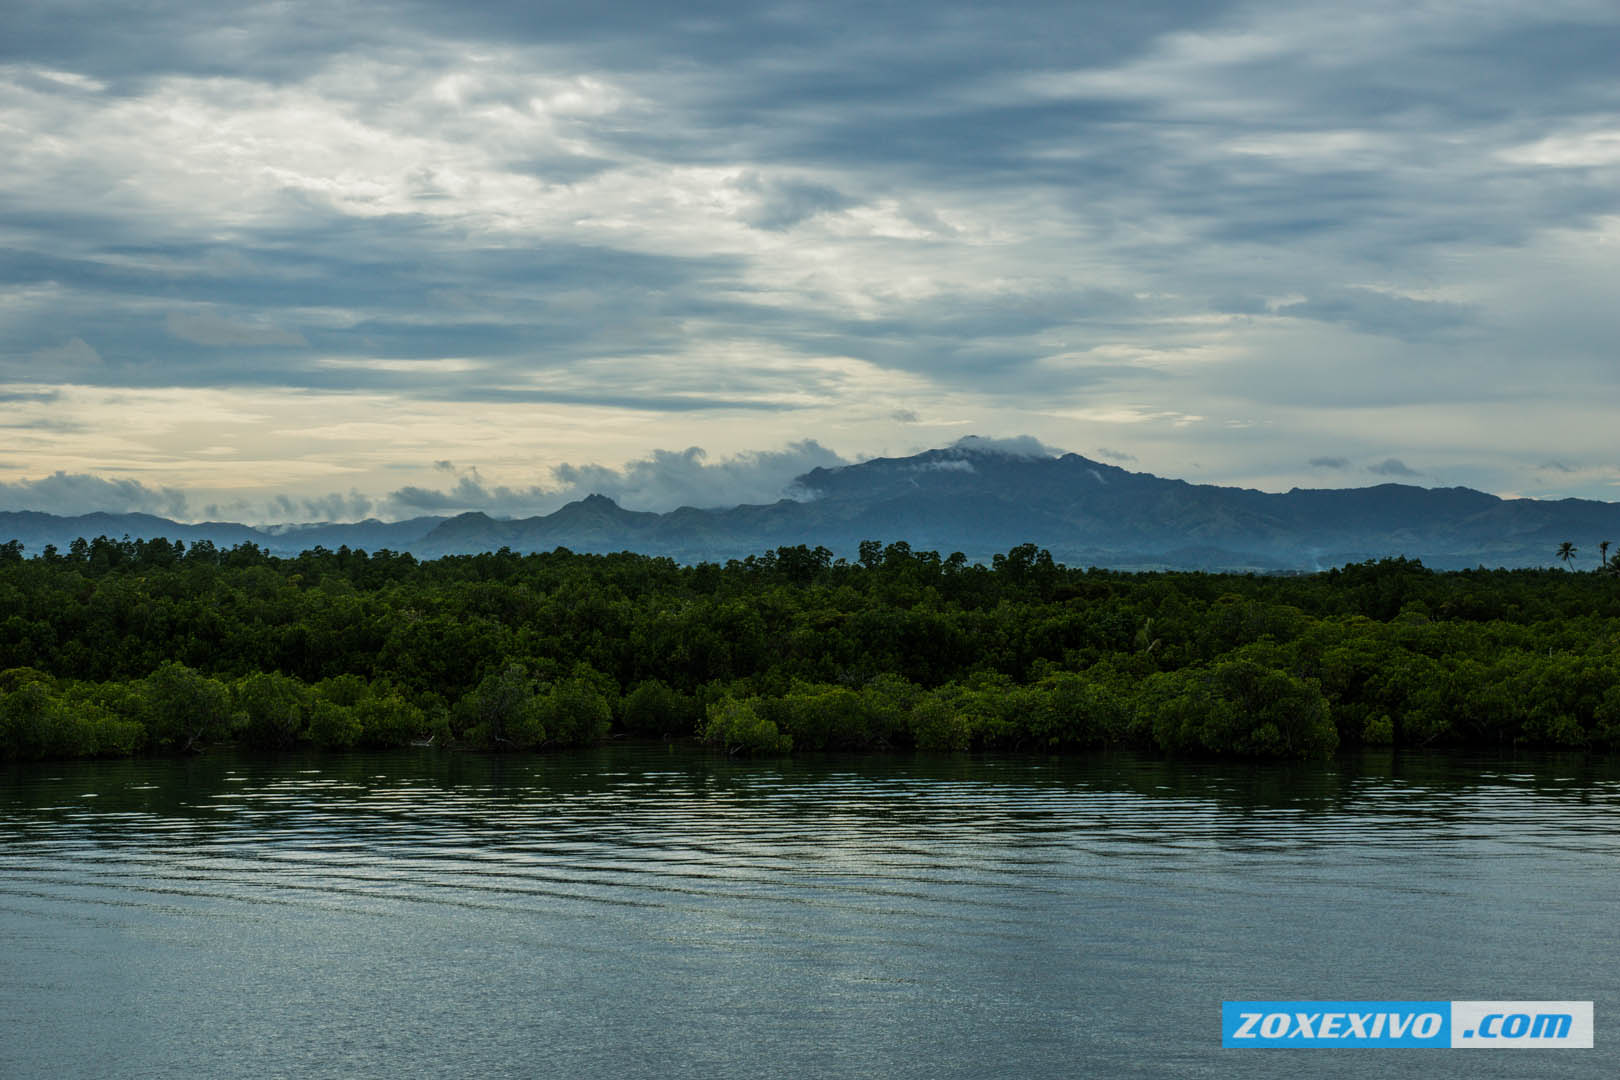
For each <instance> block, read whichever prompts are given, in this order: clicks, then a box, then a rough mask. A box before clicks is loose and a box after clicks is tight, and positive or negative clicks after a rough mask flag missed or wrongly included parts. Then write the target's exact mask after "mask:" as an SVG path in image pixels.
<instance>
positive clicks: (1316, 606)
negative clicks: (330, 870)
mask: <svg viewBox="0 0 1620 1080" xmlns="http://www.w3.org/2000/svg"><path fill="white" fill-rule="evenodd" d="M24 555H25V553H24V552H23V550H22V549H21V546H20V545H18V544H15V543H12V544H6V545H0V755H3V756H7V757H11V758H24V759H30V758H40V757H57V756H90V755H124V754H133V753H142V752H159V753H178V752H194V751H197V750H199V749H202V748H204V747H207V746H209V745H214V744H218V743H222V742H237V743H242V744H247V745H251V746H257V747H265V748H284V747H292V746H297V745H314V746H320V747H333V748H342V747H351V746H398V745H405V744H410V743H431V744H432V745H436V746H468V747H479V748H486V749H503V748H510V749H529V748H536V747H546V746H567V745H579V744H584V743H590V742H594V741H597V740H600V739H603V738H607V737H611V736H613V735H616V734H628V735H637V736H662V737H666V738H692V737H696V738H699V739H702V740H704V741H706V742H709V743H712V744H714V745H716V746H719V747H724V748H726V749H727V750H730V751H746V752H778V751H784V750H788V749H792V748H798V749H871V748H907V747H917V748H924V749H971V748H1005V749H1015V750H1037V749H1039V750H1048V749H1060V750H1066V749H1084V748H1093V747H1104V746H1131V747H1138V748H1148V749H1157V750H1161V751H1165V752H1171V753H1197V754H1210V753H1215V754H1222V753H1231V754H1243V755H1258V756H1283V757H1305V756H1317V755H1322V754H1327V753H1331V752H1332V751H1333V750H1334V749H1336V748H1342V747H1352V746H1357V745H1394V746H1412V747H1416V746H1453V747H1459V746H1460V747H1480V748H1484V747H1489V748H1493V749H1494V748H1507V747H1514V746H1545V747H1573V748H1591V749H1605V748H1612V747H1616V746H1620V582H1617V581H1616V580H1614V579H1613V578H1611V577H1605V576H1601V575H1597V574H1581V573H1569V572H1566V571H1545V570H1517V571H1506V570H1496V571H1487V570H1475V571H1463V572H1457V573H1434V572H1431V571H1430V570H1428V569H1426V568H1425V567H1423V566H1422V565H1421V564H1419V563H1416V562H1411V561H1407V560H1403V559H1393V560H1385V561H1382V562H1377V563H1362V564H1355V565H1351V566H1346V567H1344V568H1342V569H1337V570H1331V571H1328V572H1326V573H1322V574H1315V575H1309V576H1295V577H1281V576H1278V577H1273V576H1234V575H1212V574H1197V573H1153V574H1125V573H1116V572H1110V571H1100V570H1079V569H1072V568H1068V567H1064V566H1062V565H1061V564H1057V563H1055V562H1053V560H1052V559H1051V557H1050V555H1048V554H1047V553H1046V552H1045V551H1043V550H1040V549H1038V548H1036V547H1035V546H1034V545H1023V546H1020V547H1017V548H1014V549H1013V550H1011V551H1009V552H1008V553H1007V554H1005V555H999V556H996V558H995V559H994V560H993V562H992V565H990V566H988V567H986V566H982V565H977V564H970V563H968V562H967V560H966V559H965V558H963V557H961V556H960V555H953V556H950V557H943V558H942V557H941V556H939V555H938V554H937V553H934V552H917V551H913V550H911V548H910V547H909V546H907V545H906V544H904V543H893V544H888V545H883V544H879V543H876V542H868V543H865V544H862V545H861V549H860V557H859V558H858V559H857V560H855V561H853V562H846V561H845V560H842V559H835V558H833V556H832V554H831V553H830V552H828V551H826V550H825V549H823V548H816V549H810V548H806V547H802V546H801V547H791V548H778V549H777V550H776V551H773V552H770V553H767V554H764V555H761V556H755V557H751V558H748V559H745V560H740V561H736V560H734V561H731V562H728V563H726V564H725V565H717V564H712V563H706V564H701V565H698V566H690V567H688V566H680V565H678V564H676V563H675V562H673V561H671V560H669V559H660V558H649V557H645V556H639V555H633V554H628V553H625V554H618V555H606V556H598V555H580V554H574V553H571V552H568V551H566V550H562V549H559V550H557V551H555V552H551V553H547V554H536V555H517V554H514V553H512V552H510V551H501V552H497V553H493V554H483V555H469V556H451V557H446V558H442V559H437V560H434V561H430V562H419V561H417V560H416V559H414V558H412V557H411V556H410V555H405V554H397V553H393V552H388V551H378V552H374V553H371V554H367V553H366V552H363V551H350V550H348V549H340V550H338V551H327V550H324V549H319V548H317V549H315V550H313V551H308V552H305V553H304V554H302V555H300V556H298V557H297V558H276V557H272V556H270V555H268V554H266V553H265V552H263V551H262V550H260V549H258V548H256V547H254V546H252V545H242V546H240V547H237V548H232V549H229V550H220V549H216V548H215V547H213V546H212V545H209V544H207V543H198V544H196V545H194V546H192V547H191V548H189V549H188V548H186V547H184V546H183V545H181V544H179V543H169V542H166V541H163V540H152V541H129V540H124V541H113V540H109V539H107V538H105V537H102V538H98V539H96V540H92V541H79V542H76V543H75V544H73V545H72V546H71V548H70V549H69V550H68V551H67V552H59V551H56V550H53V549H47V550H46V551H45V552H44V553H42V554H40V555H39V556H37V557H33V558H26V557H24Z"/></svg>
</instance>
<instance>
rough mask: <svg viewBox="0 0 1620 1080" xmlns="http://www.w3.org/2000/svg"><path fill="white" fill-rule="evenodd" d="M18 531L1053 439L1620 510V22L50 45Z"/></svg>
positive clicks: (1076, 21) (132, 20)
mask: <svg viewBox="0 0 1620 1080" xmlns="http://www.w3.org/2000/svg"><path fill="white" fill-rule="evenodd" d="M4 21H5V31H4V33H3V34H0V161H4V162H6V163H7V164H6V165H5V166H4V167H3V168H0V509H35V510H47V511H53V512H57V513H81V512H85V511H88V510H92V509H106V510H143V511H148V512H153V513H161V514H166V515H168V516H171V517H177V518H182V519H191V520H196V519H201V518H205V517H206V518H230V519H234V520H244V521H253V522H266V521H297V520H352V519H355V518H358V517H363V516H378V517H383V518H399V517H409V516H414V515H417V514H428V513H432V514H439V513H455V512H459V511H462V510H473V509H482V510H487V511H490V512H493V513H502V514H532V513H541V512H546V511H549V510H551V509H554V508H556V507H557V506H559V505H561V504H562V503H563V502H565V501H567V500H568V499H570V498H577V497H579V496H580V495H583V494H586V493H589V492H591V491H602V492H604V493H607V494H611V495H613V496H614V497H616V498H618V499H620V501H621V502H623V503H624V504H625V505H627V506H631V507H633V508H636V509H656V510H662V509H669V508H672V507H673V506H676V505H681V504H683V503H685V504H692V505H726V504H730V503H736V502H765V501H771V500H772V499H774V498H776V497H778V496H779V495H781V494H782V492H783V491H784V490H786V489H787V488H788V487H789V485H791V482H792V479H793V477H794V476H796V475H798V474H799V473H801V472H803V471H805V470H807V469H809V468H812V467H815V466H822V465H837V464H839V463H843V462H854V461H859V460H864V459H866V458H870V457H873V456H893V455H900V454H908V453H913V452H916V451H919V450H923V449H926V448H930V447H939V446H946V445H951V444H953V443H955V442H956V441H957V440H959V439H961V438H962V437H964V436H968V435H977V436H984V437H989V438H1014V437H1020V436H1028V437H1030V438H1031V439H1033V440H1038V442H1039V443H1040V444H1041V445H1044V446H1047V447H1051V448H1055V449H1058V450H1063V451H1072V452H1075V453H1080V454H1084V455H1086V456H1088V457H1092V458H1096V459H1098V460H1103V461H1107V462H1110V463H1112V464H1116V465H1121V466H1124V467H1126V468H1130V469H1135V470H1140V471H1146V472H1153V473H1157V474H1159V475H1162V476H1171V477H1181V478H1185V479H1188V480H1190V481H1193V482H1201V483H1220V484H1230V485H1239V486H1245V487H1255V488H1261V489H1264V490H1273V491H1281V490H1287V489H1289V488H1291V487H1295V486H1298V487H1357V486H1364V485H1369V484H1375V483H1384V482H1390V481H1396V482H1401V483H1412V484H1420V485H1423V486H1426V487H1435V486H1453V485H1466V486H1469V487H1475V488H1479V489H1481V490H1485V491H1491V492H1494V493H1497V494H1500V495H1518V496H1529V497H1537V498H1553V497H1567V496H1579V497H1583V498H1596V499H1604V500H1610V501H1613V500H1620V439H1617V438H1616V435H1615V431H1616V429H1617V428H1620V424H1617V423H1616V421H1615V417H1616V416H1617V415H1620V390H1617V362H1620V350H1617V342H1620V304H1617V303H1616V299H1615V298H1616V297H1620V74H1617V71H1620V69H1617V67H1616V60H1615V58H1616V57H1617V56H1620V6H1617V5H1615V4H1614V3H1613V2H1612V0H1596V2H1584V0H1583V2H1564V0H1534V2H1527V3H1520V2H1481V0H1448V2H1435V3H1425V2H1415V3H1414V2H1411V0H1401V2H1398V3H1394V2H1386V0H1363V2H1360V3H1356V4H1344V3H1342V2H1340V0H1333V2H1326V3H1313V2H1310V0H1305V2H1301V0H1287V2H1278V3H1252V4H1248V3H1245V4H1223V3H1219V2H1209V0H1198V2H1196V3H1194V2H1156V0H1147V2H1133V3H1130V4H1121V3H1117V2H1112V0H1111V2H1109V3H1095V4H1094V3H1085V2H1075V0H1065V2H1061V3H1051V4H1043V3H1021V4H1012V5H1011V6H1009V7H1006V8H992V7H991V6H990V5H985V4H982V3H956V2H953V0H928V2H926V3H923V2H916V0H912V2H903V3H883V2H874V0H862V2H860V3H843V2H840V0H820V2H817V3H813V4H812V3H784V4H773V3H759V2H755V3H724V2H716V3H702V2H699V3H690V2H689V3H681V4H669V3H646V4H644V3H638V2H626V3H615V4H586V3H582V2H577V0H576V2H573V3H547V2H543V0H542V2H535V0H523V2H509V3H492V2H482V0H458V2H456V3H434V2H427V0H383V2H366V0H320V2H319V3H310V2H305V0H276V2H271V3H255V2H239V0H218V2H215V3H211V4H209V5H198V4H195V3H192V2H189V0H148V2H145V3H141V4H138V5H136V4H121V3H109V2H107V0H94V2H89V0H8V3H7V5H6V15H5V20H4Z"/></svg>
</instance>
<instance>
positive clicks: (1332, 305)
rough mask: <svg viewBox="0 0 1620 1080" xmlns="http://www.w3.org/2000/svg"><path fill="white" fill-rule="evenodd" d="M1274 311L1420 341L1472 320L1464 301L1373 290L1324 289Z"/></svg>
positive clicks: (1363, 331) (1367, 332)
mask: <svg viewBox="0 0 1620 1080" xmlns="http://www.w3.org/2000/svg"><path fill="white" fill-rule="evenodd" d="M1275 312H1276V314H1278V315H1286V316H1291V317H1293V318H1300V319H1317V320H1320V321H1322V322H1333V323H1343V324H1344V325H1346V326H1349V327H1350V328H1351V329H1353V330H1357V331H1359V332H1361V333H1364V334H1380V335H1387V336H1390V337H1396V338H1400V339H1402V340H1409V341H1410V340H1420V339H1423V338H1427V337H1431V336H1433V335H1435V334H1437V333H1440V332H1442V331H1446V330H1454V329H1457V328H1459V327H1464V326H1467V325H1469V324H1470V323H1471V322H1473V321H1474V318H1475V316H1474V314H1473V313H1472V312H1471V311H1470V309H1469V308H1468V307H1467V306H1466V305H1463V304H1454V303H1448V302H1444V301H1438V300H1420V299H1414V298H1411V297H1406V296H1394V295H1390V294H1388V293H1384V292H1378V291H1374V290H1372V289H1359V288H1351V289H1327V290H1323V291H1322V292H1320V293H1318V294H1317V295H1316V296H1314V297H1312V298H1311V299H1309V300H1300V301H1297V302H1295V303H1290V304H1282V305H1280V306H1279V307H1277V308H1276V309H1275Z"/></svg>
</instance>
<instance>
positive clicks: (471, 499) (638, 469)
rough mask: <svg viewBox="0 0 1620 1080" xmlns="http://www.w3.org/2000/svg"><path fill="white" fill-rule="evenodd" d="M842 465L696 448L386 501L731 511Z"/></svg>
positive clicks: (496, 510)
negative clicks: (529, 481) (538, 479)
mask: <svg viewBox="0 0 1620 1080" xmlns="http://www.w3.org/2000/svg"><path fill="white" fill-rule="evenodd" d="M847 464H849V463H848V462H847V461H846V460H845V459H844V458H842V457H839V456H838V455H837V454H835V453H833V452H832V451H831V450H828V449H827V448H826V447H824V446H822V445H821V444H819V443H817V442H815V441H813V440H805V441H803V442H798V443H793V444H790V445H789V446H787V447H786V448H784V449H782V450H756V451H747V452H744V453H740V454H735V455H732V456H730V457H726V458H722V459H720V460H719V461H716V462H713V463H710V462H709V461H708V454H707V452H705V451H704V450H703V449H702V448H701V447H697V446H692V447H688V448H687V449H685V450H680V451H676V450H654V451H653V452H652V454H651V455H649V456H647V457H644V458H639V459H636V460H634V461H631V462H629V463H627V464H626V465H624V466H623V467H621V468H613V467H610V466H605V465H594V464H584V465H575V464H569V463H564V464H561V465H557V466H555V467H554V468H553V469H552V470H551V480H552V482H551V483H550V484H533V485H527V486H524V485H517V486H512V485H501V484H490V483H487V482H486V481H485V480H484V479H483V478H482V477H481V476H480V475H479V474H478V471H477V470H476V469H469V470H467V471H465V472H463V473H462V474H461V475H460V476H458V478H457V480H456V483H455V485H454V486H453V487H451V488H448V489H435V488H423V487H417V486H407V487H403V488H400V489H398V490H397V491H394V492H393V493H392V494H391V495H390V496H389V500H390V502H391V503H392V504H393V505H394V507H395V508H397V509H400V510H404V511H406V512H416V513H462V512H466V511H471V510H478V511H483V512H485V513H489V514H494V515H502V516H522V515H534V514H542V513H549V512H551V511H552V510H555V509H557V508H558V507H560V506H562V505H564V504H565V503H569V502H573V501H575V500H578V499H582V498H584V497H585V496H587V495H606V496H607V497H609V498H611V499H613V500H614V501H615V502H617V503H618V504H619V505H620V506H623V507H624V508H626V509H628V510H650V511H658V512H663V511H668V510H674V509H676V508H678V507H682V506H696V507H704V508H707V507H729V506H737V505H752V504H762V503H773V502H776V501H778V500H780V499H783V498H792V497H795V496H796V495H797V496H799V497H802V493H800V492H798V491H797V490H796V489H795V487H794V482H795V481H796V480H797V479H798V478H799V477H800V476H802V475H803V474H804V473H807V472H809V471H810V470H811V469H816V468H834V467H837V466H840V465H847Z"/></svg>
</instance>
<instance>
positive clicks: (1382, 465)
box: [1367, 458, 1422, 476]
mask: <svg viewBox="0 0 1620 1080" xmlns="http://www.w3.org/2000/svg"><path fill="white" fill-rule="evenodd" d="M1367 471H1368V472H1370V473H1375V474H1376V475H1378V476H1421V475H1422V473H1419V472H1418V471H1417V470H1416V469H1410V468H1408V467H1407V465H1406V463H1405V462H1404V461H1402V460H1401V459H1400V458H1385V459H1384V460H1383V461H1380V462H1379V463H1378V464H1376V465H1369V466H1367Z"/></svg>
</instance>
